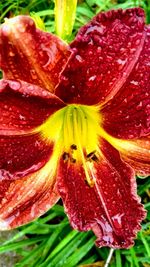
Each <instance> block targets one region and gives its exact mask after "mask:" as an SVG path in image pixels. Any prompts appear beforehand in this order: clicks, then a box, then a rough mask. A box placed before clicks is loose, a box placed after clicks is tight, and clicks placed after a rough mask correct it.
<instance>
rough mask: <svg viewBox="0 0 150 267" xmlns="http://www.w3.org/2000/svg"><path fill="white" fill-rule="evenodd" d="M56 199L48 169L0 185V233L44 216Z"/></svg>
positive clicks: (49, 168)
mask: <svg viewBox="0 0 150 267" xmlns="http://www.w3.org/2000/svg"><path fill="white" fill-rule="evenodd" d="M58 199H59V195H58V193H57V191H56V188H55V175H54V172H53V170H52V168H51V166H50V165H49V163H48V164H47V165H45V166H44V167H43V168H42V169H41V170H39V171H37V172H34V173H33V174H31V175H28V176H26V177H24V178H23V179H20V180H15V181H6V182H5V183H4V182H3V181H1V182H0V229H1V230H6V229H10V228H14V227H18V226H20V225H22V224H26V223H28V222H30V221H32V220H34V219H36V218H37V217H39V216H41V215H42V214H44V213H45V212H46V211H47V210H48V209H49V208H50V207H51V206H52V205H54V204H55V203H56V202H57V201H58Z"/></svg>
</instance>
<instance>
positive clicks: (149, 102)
mask: <svg viewBox="0 0 150 267" xmlns="http://www.w3.org/2000/svg"><path fill="white" fill-rule="evenodd" d="M145 32H146V39H145V43H144V47H143V50H142V52H141V55H140V57H139V60H138V62H137V63H136V65H135V67H134V68H133V70H132V72H131V74H130V75H129V77H128V79H127V81H126V83H125V84H124V86H123V87H122V89H121V90H120V91H119V92H118V94H117V95H116V96H115V97H114V99H112V101H110V102H109V103H108V104H107V105H106V107H105V108H104V109H103V110H102V111H101V113H102V116H103V127H104V128H105V130H106V131H107V132H108V133H109V134H111V135H113V136H115V137H118V138H121V139H133V138H139V137H142V136H146V135H148V134H149V133H150V27H147V28H145Z"/></svg>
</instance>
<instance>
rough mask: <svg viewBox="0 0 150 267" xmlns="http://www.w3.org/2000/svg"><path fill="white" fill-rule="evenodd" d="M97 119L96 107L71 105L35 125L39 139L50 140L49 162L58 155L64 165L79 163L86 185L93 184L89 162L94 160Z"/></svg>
mask: <svg viewBox="0 0 150 267" xmlns="http://www.w3.org/2000/svg"><path fill="white" fill-rule="evenodd" d="M100 121H101V118H100V113H99V107H98V106H86V105H77V104H71V105H67V106H66V107H64V108H62V109H60V110H58V111H56V112H55V113H54V114H53V115H52V116H50V117H49V118H48V119H47V121H46V122H45V123H44V124H42V125H41V126H40V127H39V128H38V130H39V131H40V133H41V135H42V138H44V139H45V140H46V141H47V142H53V143H54V152H53V156H52V159H51V160H52V162H53V163H54V162H58V160H59V159H60V158H61V157H62V158H63V160H64V162H68V164H79V163H80V164H82V165H83V167H84V170H85V175H86V180H87V182H88V184H89V185H90V186H92V185H93V184H94V180H93V175H92V174H91V170H92V163H93V162H95V161H98V151H99V147H98V144H99V142H98V139H99V133H100ZM55 165H56V163H55Z"/></svg>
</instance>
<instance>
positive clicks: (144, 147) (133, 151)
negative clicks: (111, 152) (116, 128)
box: [118, 136, 150, 176]
mask: <svg viewBox="0 0 150 267" xmlns="http://www.w3.org/2000/svg"><path fill="white" fill-rule="evenodd" d="M118 149H119V150H120V152H121V155H122V158H123V159H124V160H125V161H126V162H128V163H129V164H130V166H132V167H133V168H134V169H135V170H136V174H137V175H138V176H148V175H150V136H147V137H143V138H140V139H137V140H129V141H125V140H118Z"/></svg>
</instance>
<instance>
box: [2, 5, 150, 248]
mask: <svg viewBox="0 0 150 267" xmlns="http://www.w3.org/2000/svg"><path fill="white" fill-rule="evenodd" d="M0 51H1V68H2V70H3V77H4V78H3V79H2V80H1V82H0V87H1V89H0V90H1V91H0V92H1V93H0V110H1V118H0V123H1V124H0V174H1V176H0V178H1V180H0V228H1V229H11V228H14V227H17V226H19V225H22V224H25V223H28V222H30V221H32V220H34V219H35V218H37V217H39V216H40V215H42V214H43V213H45V212H46V211H47V210H48V209H49V208H50V207H51V206H52V205H54V204H55V203H56V202H57V201H58V199H59V198H60V197H61V198H62V201H63V203H64V207H65V211H66V213H67V215H68V217H69V220H70V223H71V225H72V227H73V228H74V229H78V230H79V231H87V230H90V229H91V230H93V231H94V233H95V234H96V236H97V241H96V244H97V246H99V247H101V246H110V247H114V248H127V247H129V246H131V245H133V238H134V237H135V235H136V233H137V231H138V230H139V229H140V222H141V221H142V219H144V217H145V215H146V212H145V210H144V208H143V205H142V204H140V199H139V197H138V196H137V194H136V181H135V174H138V175H143V176H146V175H148V174H149V173H150V156H149V155H150V135H149V134H150V95H149V94H150V93H149V92H150V27H149V26H145V23H144V12H143V10H142V9H140V8H133V9H128V10H116V11H114V10H111V11H108V12H106V13H100V14H98V15H97V16H96V17H94V18H93V19H92V20H91V21H90V22H89V23H88V24H87V25H85V26H83V27H82V28H81V29H80V31H79V33H78V34H77V36H76V38H75V40H74V41H73V42H72V43H71V44H70V46H69V45H68V46H67V45H66V44H65V43H63V41H61V40H60V39H59V38H57V37H56V36H54V35H52V34H50V33H46V32H42V31H40V30H39V29H36V28H35V24H34V22H33V20H32V19H31V18H30V17H28V16H18V17H14V18H12V19H9V20H7V21H6V22H5V23H4V24H3V25H2V27H1V41H0Z"/></svg>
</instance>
